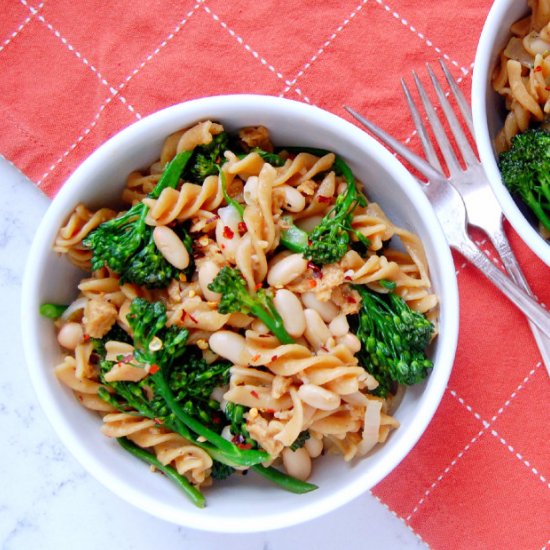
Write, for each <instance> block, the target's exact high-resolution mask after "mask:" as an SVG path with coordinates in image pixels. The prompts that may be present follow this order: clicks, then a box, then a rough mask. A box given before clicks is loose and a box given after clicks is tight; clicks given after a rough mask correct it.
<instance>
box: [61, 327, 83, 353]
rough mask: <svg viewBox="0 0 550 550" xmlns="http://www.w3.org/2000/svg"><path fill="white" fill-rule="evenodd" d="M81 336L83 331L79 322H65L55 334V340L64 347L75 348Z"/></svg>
mask: <svg viewBox="0 0 550 550" xmlns="http://www.w3.org/2000/svg"><path fill="white" fill-rule="evenodd" d="M83 336H84V331H83V330H82V326H81V325H80V323H65V324H64V325H63V326H62V327H61V330H60V331H59V332H58V334H57V341H58V342H59V345H60V346H63V347H64V348H65V349H75V348H76V346H78V344H80V342H81V341H82V337H83Z"/></svg>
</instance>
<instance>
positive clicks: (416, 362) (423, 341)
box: [354, 286, 434, 396]
mask: <svg viewBox="0 0 550 550" xmlns="http://www.w3.org/2000/svg"><path fill="white" fill-rule="evenodd" d="M354 288H355V290H357V291H358V292H359V294H360V295H361V300H362V302H361V311H360V312H359V315H358V327H357V331H356V335H357V337H358V338H359V340H360V341H361V351H360V352H359V361H360V364H362V365H363V367H364V368H365V369H366V370H367V371H368V372H370V373H371V374H372V375H373V376H374V377H375V378H376V379H377V380H378V382H379V383H380V386H379V387H378V388H377V389H376V393H377V394H378V395H381V396H386V395H387V394H388V393H390V392H391V391H392V388H393V386H394V385H395V383H398V384H406V385H412V384H416V383H417V382H420V381H421V380H423V379H424V378H425V377H426V376H427V375H428V372H429V370H430V369H431V368H432V367H433V363H432V361H431V360H430V359H428V357H427V356H426V353H425V351H426V347H427V346H428V344H429V342H430V340H431V338H432V335H433V332H434V326H433V325H432V323H431V322H430V321H429V320H428V319H427V318H426V317H425V316H424V315H422V314H421V313H418V312H416V311H413V310H412V309H411V308H410V307H409V306H408V305H407V303H406V302H405V300H403V298H401V297H400V296H398V295H397V294H395V293H393V292H389V293H388V294H385V295H384V294H378V293H376V292H373V291H371V290H369V289H368V288H367V287H364V286H355V287H354Z"/></svg>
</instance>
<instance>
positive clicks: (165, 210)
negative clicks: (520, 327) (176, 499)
mask: <svg viewBox="0 0 550 550" xmlns="http://www.w3.org/2000/svg"><path fill="white" fill-rule="evenodd" d="M235 139H237V140H240V141H238V143H239V145H238V146H236V149H235V150H233V149H230V147H229V145H228V143H230V141H229V138H228V137H227V134H226V132H225V130H224V128H223V126H221V125H220V124H218V123H214V122H212V121H203V122H200V123H198V124H196V125H195V126H193V127H191V128H188V129H184V130H181V131H178V132H175V133H174V134H172V135H171V136H169V137H168V138H167V139H166V142H165V144H164V146H163V148H162V150H161V152H160V155H159V159H158V160H157V162H155V163H154V164H153V165H151V167H150V168H149V170H145V171H140V172H133V173H132V174H130V175H129V176H128V179H127V184H126V188H125V191H124V193H123V200H125V201H126V202H127V203H129V204H131V205H132V206H131V210H130V214H124V215H125V216H126V217H124V216H123V215H122V214H117V213H115V212H114V211H112V210H109V209H106V208H103V209H100V210H98V211H97V212H95V213H94V212H91V211H89V210H88V209H87V208H86V207H84V206H83V205H78V206H77V207H76V208H75V211H74V212H73V214H72V215H71V216H70V218H69V220H68V221H67V223H66V224H65V225H64V226H63V227H62V228H61V229H60V231H59V236H58V238H57V240H56V243H55V250H56V251H58V252H60V253H63V254H66V255H67V256H68V258H69V259H70V260H71V261H73V262H74V263H76V264H77V265H79V266H80V267H82V268H85V269H87V270H88V271H90V269H91V267H90V266H91V258H92V254H98V252H97V250H96V249H95V248H94V246H92V245H89V246H90V248H87V247H86V246H84V244H83V242H82V241H83V239H84V238H86V237H87V236H88V235H90V234H92V232H93V231H100V230H101V228H102V227H106V226H107V227H110V228H111V230H112V232H113V233H116V231H119V233H116V238H114V239H113V242H112V243H111V248H113V249H114V248H116V247H117V245H118V243H119V242H123V243H125V246H124V247H122V248H123V251H122V253H123V261H119V262H118V263H116V264H114V265H115V267H116V268H113V267H112V265H113V264H112V263H110V262H109V258H108V256H106V259H105V261H104V262H103V263H104V264H105V265H104V267H101V268H100V269H97V270H95V271H93V272H92V273H90V274H89V275H88V276H86V277H85V278H83V279H82V280H81V281H80V283H79V284H78V296H77V298H76V299H75V301H74V302H73V303H72V304H70V305H69V307H68V309H67V310H65V312H64V313H63V314H62V316H61V317H60V318H59V319H58V320H57V321H56V326H57V328H58V331H59V332H58V341H59V343H60V345H61V347H62V348H63V349H64V352H65V358H64V359H63V362H62V363H61V364H60V365H58V366H57V367H56V368H55V372H56V375H57V377H58V379H59V380H60V381H61V382H62V383H63V384H64V385H66V386H67V387H68V388H69V389H70V390H72V391H73V392H74V394H75V395H76V397H77V399H78V400H79V401H80V402H81V403H82V404H83V405H84V406H85V407H87V408H88V409H90V410H92V411H96V412H97V413H98V414H99V415H100V416H101V417H102V418H103V426H102V428H101V430H102V432H103V433H104V434H105V435H107V436H109V437H113V438H126V439H129V440H130V441H131V442H133V443H134V444H135V445H137V446H138V447H141V448H142V449H144V450H145V451H146V452H147V453H150V455H151V456H153V457H154V458H155V460H158V461H159V462H160V463H161V464H162V465H164V466H170V467H172V468H174V470H175V471H176V472H177V473H178V474H179V475H181V476H184V477H185V478H186V479H187V480H188V481H189V482H190V483H191V484H193V485H195V486H197V487H198V486H207V485H209V484H210V483H212V479H217V478H219V477H220V476H223V475H225V474H227V470H229V473H231V472H232V471H234V470H238V469H246V468H248V467H250V466H251V464H257V463H259V462H260V459H261V461H262V462H263V464H264V467H267V469H268V471H269V468H270V467H272V466H274V467H281V466H282V467H283V468H285V469H286V470H287V472H288V473H290V474H292V475H294V476H296V477H297V478H299V479H300V480H305V479H306V478H307V477H308V476H309V475H310V473H311V471H312V464H311V463H312V460H313V459H316V458H317V457H319V456H320V455H321V454H322V453H323V451H324V450H327V451H332V452H337V453H340V454H341V455H342V456H343V458H344V460H351V459H352V458H354V457H356V456H362V455H365V454H367V453H368V452H369V451H370V450H372V449H373V447H374V446H375V445H376V444H378V443H381V442H384V441H385V440H386V439H387V437H388V436H389V434H390V432H391V430H393V429H396V428H397V427H398V422H397V421H396V420H395V419H394V418H393V417H392V415H391V412H392V403H393V396H394V395H397V394H398V393H399V392H400V391H401V390H400V387H398V381H397V380H396V379H395V378H393V379H391V380H393V382H395V383H394V384H393V385H392V384H389V383H388V380H387V378H384V376H387V375H386V374H381V370H380V369H381V368H382V367H385V363H384V361H385V360H386V357H385V356H387V357H390V355H391V353H394V352H395V350H396V349H398V348H399V346H401V343H402V342H403V341H405V340H406V339H407V336H406V335H405V334H404V333H402V332H399V327H397V325H396V327H397V328H396V327H394V329H395V333H392V335H391V338H392V339H391V340H390V341H389V343H388V342H386V343H384V342H382V337H381V336H380V335H377V334H376V332H375V331H374V329H372V328H371V333H369V334H364V333H365V331H366V330H367V329H366V328H365V326H367V325H368V324H369V322H370V321H369V319H370V317H369V316H368V315H367V314H366V313H365V311H366V310H364V301H365V299H366V298H365V297H364V294H363V292H367V290H365V289H369V290H368V292H369V293H370V294H372V295H373V296H374V298H373V300H374V301H376V300H378V301H379V302H380V303H382V304H385V305H384V307H389V304H390V303H391V301H390V300H389V299H388V300H386V298H388V296H391V297H392V299H395V300H399V304H401V307H403V308H406V311H407V315H409V316H412V315H414V314H417V315H419V317H418V318H420V319H422V320H423V321H424V322H425V323H427V325H429V326H430V327H432V325H431V324H430V323H429V322H427V321H426V319H425V318H424V314H426V316H429V317H430V319H432V320H433V321H434V323H435V322H436V320H437V306H438V300H437V297H436V295H435V294H434V293H433V292H432V290H431V281H430V277H429V272H428V262H427V259H426V256H425V254H424V251H423V248H422V244H421V242H420V240H419V239H418V237H417V236H416V235H414V234H413V233H411V232H409V231H407V230H406V229H404V228H401V227H398V226H396V225H394V224H393V223H392V222H391V220H390V219H389V218H388V217H387V216H386V215H385V213H384V211H383V210H382V208H381V207H380V206H379V205H378V204H376V203H375V202H369V201H368V200H367V199H366V197H364V196H363V194H362V193H361V191H357V190H355V191H353V190H352V188H353V185H354V182H353V181H351V180H350V178H349V175H348V176H346V177H344V176H343V175H342V172H341V170H340V169H338V166H340V167H341V166H342V164H341V163H342V162H343V161H342V159H339V158H338V157H337V156H336V155H335V154H334V153H332V152H324V151H320V152H319V154H314V152H315V150H311V149H308V150H307V151H298V152H294V149H289V150H288V151H285V150H281V151H280V152H275V148H274V147H273V145H272V144H271V142H270V140H269V132H268V130H267V129H266V128H263V127H255V128H248V129H243V130H242V131H241V132H240V133H239V134H238V136H237V137H235V136H233V140H235ZM205 151H206V153H205ZM207 154H208V155H207ZM200 155H203V157H200ZM199 157H200V158H201V159H202V160H200V162H199V160H197V159H199ZM178 159H179V160H181V159H185V163H188V164H189V163H190V164H189V166H188V164H185V163H184V165H183V168H181V173H178V176H179V179H177V181H176V180H174V181H173V182H172V183H171V184H168V183H167V182H166V181H165V180H164V178H165V177H166V178H167V176H166V174H167V173H170V172H171V170H172V168H170V167H173V166H174V162H176V161H178V162H179V160H178ZM205 159H206V160H205ZM337 159H338V163H337ZM335 164H336V166H335ZM197 174H200V177H199V176H198V175H197ZM157 186H159V187H157ZM352 192H356V193H358V197H359V198H357V199H356V200H355V201H349V202H350V204H351V206H346V208H349V210H346V211H345V212H344V215H343V216H342V215H340V216H339V217H336V216H337V214H336V211H337V209H338V208H341V203H342V200H341V199H340V198H339V197H341V196H342V195H344V196H346V195H347V196H351V195H350V193H352ZM348 194H349V195H348ZM127 212H128V211H127ZM134 213H135V214H134ZM113 218H115V219H114V220H113V222H116V223H120V224H121V226H122V229H120V228H119V227H118V226H117V225H116V224H113V226H108V224H109V223H110V222H109V221H108V220H112V219H113ZM121 220H122V221H121ZM123 222H124V223H123ZM102 224H105V225H102ZM124 224H126V225H124ZM323 224H324V225H326V227H328V228H329V233H330V231H331V230H332V228H331V225H333V226H334V228H335V229H336V231H335V232H334V235H336V236H337V238H339V239H341V240H342V242H343V245H344V249H343V250H342V252H341V253H339V255H338V257H337V259H335V260H334V261H323V262H321V261H313V260H312V257H311V256H310V255H308V251H307V248H308V247H310V246H311V245H312V244H315V243H312V242H311V239H313V237H312V235H313V233H312V232H313V230H314V229H315V228H318V227H320V226H323ZM135 227H139V231H141V233H139V234H137V236H136V235H134V234H133V231H134V229H135ZM289 231H295V232H297V233H298V234H299V235H305V239H306V241H305V243H304V242H302V245H303V247H302V248H300V247H298V245H295V244H291V243H290V241H289V239H288V233H289ZM334 235H333V236H334ZM108 238H110V234H109V233H106V237H105V239H108ZM318 238H319V239H322V237H318ZM331 238H332V237H331ZM90 242H92V241H91V240H90V239H87V240H86V243H90ZM289 243H290V244H289ZM340 244H341V243H340ZM102 245H103V243H102ZM327 246H329V245H327ZM331 246H332V245H331ZM132 247H134V248H132ZM106 249H108V247H106ZM108 252H109V253H111V250H110V249H108ZM178 253H181V254H183V257H184V259H185V262H181V264H179V266H178V265H177V264H178V262H176V259H177V257H178ZM175 258H176V259H175ZM180 259H181V258H180ZM148 261H149V262H151V265H154V266H155V269H157V270H159V271H163V270H164V271H163V272H166V273H168V274H171V275H170V276H169V277H168V280H167V281H166V283H165V284H164V285H162V284H161V285H158V284H156V282H155V284H149V283H147V282H140V280H139V279H137V278H136V276H135V275H132V273H135V272H139V269H141V266H142V265H143V264H144V263H146V262H148ZM94 265H95V266H97V265H102V264H101V262H98V261H97V257H96V256H94ZM136 265H137V267H136ZM129 266H132V269H133V271H130V270H129ZM224 281H226V282H225V283H224ZM227 281H231V284H232V285H233V286H227V285H226V286H223V285H224V284H226V283H227ZM222 283H223V284H222ZM140 308H141V309H140ZM381 311H382V310H381ZM384 311H386V310H384ZM140 312H141V313H140ZM415 312H420V313H415ZM140 315H141V317H140ZM379 315H381V316H382V317H383V322H387V319H390V318H391V319H395V316H396V315H397V314H396V313H395V312H394V313H392V315H393V317H392V316H390V315H388V314H387V312H386V313H379ZM384 315H385V317H384ZM374 317H375V316H374ZM374 317H373V319H374ZM382 317H381V318H382ZM375 321H376V319H375ZM373 323H374V321H373ZM427 325H426V326H427ZM432 328H433V327H432ZM432 334H433V332H430V333H429V334H428V333H426V335H427V336H426V338H428V339H429V338H430V337H431V335H432ZM418 338H420V336H419V337H418ZM427 341H428V340H426V343H427ZM185 346H186V347H185ZM392 350H393V351H392ZM416 352H418V350H416V351H415V353H416ZM395 353H397V352H395ZM418 353H420V352H418ZM421 353H422V354H423V353H424V351H423V350H422V351H421ZM403 357H404V358H405V359H403ZM406 357H408V356H407V355H406V354H403V356H402V358H401V359H400V360H402V362H406ZM423 358H424V359H425V355H422V356H421V357H420V359H421V360H422V359H423ZM388 360H389V359H388ZM425 364H427V365H428V367H426V368H429V361H428V360H427V359H426V361H425ZM398 367H399V368H403V364H402V363H399V365H398ZM159 373H160V374H159ZM400 383H402V382H400ZM406 383H412V382H406ZM394 386H395V387H394ZM224 453H225V454H224ZM246 453H250V454H246ZM254 453H257V454H254ZM266 453H267V454H266ZM243 457H244V458H246V460H248V462H246V461H245V462H242V463H240V462H239V460H242V461H243V460H244V458H243ZM251 457H255V460H256V462H254V461H253V460H252V458H251ZM159 462H156V463H155V464H156V465H157V467H160V466H159ZM220 472H221V473H220ZM224 472H225V474H224ZM294 481H296V480H294ZM302 488H303V486H302Z"/></svg>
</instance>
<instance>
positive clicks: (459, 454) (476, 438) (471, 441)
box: [405, 428, 485, 521]
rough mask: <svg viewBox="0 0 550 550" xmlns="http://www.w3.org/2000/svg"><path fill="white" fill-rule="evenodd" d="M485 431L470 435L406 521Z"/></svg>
mask: <svg viewBox="0 0 550 550" xmlns="http://www.w3.org/2000/svg"><path fill="white" fill-rule="evenodd" d="M484 433H485V428H483V429H482V430H480V431H479V432H478V434H477V435H475V436H474V437H472V439H471V440H470V442H469V443H467V444H466V446H465V447H464V448H463V449H462V450H461V451H460V452H459V453H458V454H457V455H456V457H455V458H454V459H453V460H452V461H451V463H450V464H449V465H448V466H447V467H446V468H445V469H444V470H443V472H442V473H441V474H439V476H437V479H436V480H435V481H434V482H433V483H432V484H431V485H430V486H429V487H428V489H426V491H425V492H424V495H423V496H422V497H421V498H420V500H419V501H418V502H417V503H416V506H415V507H414V508H413V509H412V512H411V513H410V514H409V515H408V516H407V517H406V518H405V520H406V521H410V519H411V518H412V517H413V516H414V514H416V512H417V511H418V509H419V508H420V507H421V506H422V505H423V504H424V502H426V499H427V498H428V496H429V495H430V493H431V492H432V491H433V490H434V489H435V488H436V487H437V485H438V484H439V483H440V482H441V480H442V479H443V478H444V477H445V476H446V475H447V474H448V473H449V472H450V471H451V470H452V469H453V468H454V466H455V465H456V463H457V462H458V461H459V460H460V459H461V458H462V457H463V456H464V454H465V453H466V452H467V451H468V449H470V447H471V446H472V445H473V444H474V443H475V442H476V441H477V440H478V439H479V438H480V437H481V436H482V435H483V434H484Z"/></svg>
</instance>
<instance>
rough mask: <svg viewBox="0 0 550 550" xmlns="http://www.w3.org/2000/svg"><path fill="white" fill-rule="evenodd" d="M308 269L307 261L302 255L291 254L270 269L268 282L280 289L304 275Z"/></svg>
mask: <svg viewBox="0 0 550 550" xmlns="http://www.w3.org/2000/svg"><path fill="white" fill-rule="evenodd" d="M306 269H307V260H306V259H305V258H304V257H303V256H302V255H301V254H291V255H290V256H287V257H286V258H283V259H282V260H281V261H279V262H277V263H276V264H275V265H273V266H272V267H271V268H270V269H269V272H268V274H267V282H268V284H269V285H270V286H274V287H279V288H280V287H283V286H285V285H286V284H288V283H290V281H293V280H294V279H296V277H299V276H300V275H302V273H304V272H305V270H306Z"/></svg>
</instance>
